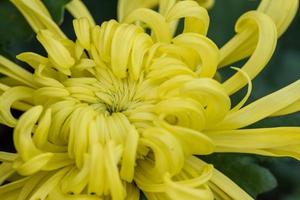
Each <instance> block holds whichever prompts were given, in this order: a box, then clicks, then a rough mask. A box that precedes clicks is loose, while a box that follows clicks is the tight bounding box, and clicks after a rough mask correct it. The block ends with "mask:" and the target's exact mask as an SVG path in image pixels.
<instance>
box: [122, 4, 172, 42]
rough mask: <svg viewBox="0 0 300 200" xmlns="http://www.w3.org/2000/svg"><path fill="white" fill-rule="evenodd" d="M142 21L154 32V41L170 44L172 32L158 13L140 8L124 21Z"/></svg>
mask: <svg viewBox="0 0 300 200" xmlns="http://www.w3.org/2000/svg"><path fill="white" fill-rule="evenodd" d="M136 21H141V22H143V23H145V24H146V25H147V26H149V28H150V29H151V31H152V32H153V36H154V38H153V39H154V41H158V42H166V43H169V42H170V40H171V30H170V28H169V25H168V23H167V22H166V20H165V18H164V17H163V16H162V15H160V14H158V13H157V12H155V11H153V10H150V9H146V8H139V9H136V10H134V11H133V12H131V13H130V14H129V15H128V16H127V17H126V18H125V20H124V22H126V23H133V22H136Z"/></svg>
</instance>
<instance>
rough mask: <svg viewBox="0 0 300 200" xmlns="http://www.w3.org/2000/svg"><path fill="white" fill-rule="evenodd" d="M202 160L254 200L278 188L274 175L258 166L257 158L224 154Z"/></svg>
mask: <svg viewBox="0 0 300 200" xmlns="http://www.w3.org/2000/svg"><path fill="white" fill-rule="evenodd" d="M201 158H202V159H203V160H205V161H206V162H208V163H211V164H213V165H214V166H215V168H216V169H218V170H220V171H221V172H222V173H224V174H225V175H226V176H228V177H229V178H230V179H231V180H233V181H234V182H235V183H236V184H238V185H239V186H240V187H241V188H243V189H244V190H245V191H246V192H247V193H248V194H250V195H251V196H252V197H254V198H256V197H257V195H259V194H261V193H264V192H267V191H270V190H272V189H273V188H275V187H276V186H277V181H276V179H275V177H274V176H273V174H272V173H271V172H270V171H269V170H268V169H267V168H264V167H262V166H260V165H258V160H257V159H256V158H255V157H250V156H246V155H240V154H225V153H222V154H213V155H210V156H206V157H204V158H203V157H201Z"/></svg>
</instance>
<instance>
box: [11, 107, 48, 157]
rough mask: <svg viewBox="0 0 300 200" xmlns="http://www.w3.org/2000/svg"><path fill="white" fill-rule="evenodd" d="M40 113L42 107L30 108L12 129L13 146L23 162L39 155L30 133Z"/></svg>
mask: <svg viewBox="0 0 300 200" xmlns="http://www.w3.org/2000/svg"><path fill="white" fill-rule="evenodd" d="M42 111H43V107H42V106H35V107H33V108H31V109H30V110H28V111H27V112H26V113H25V114H23V115H22V116H21V118H20V119H19V121H18V123H17V125H16V127H15V129H14V145H15V147H16V150H17V152H18V153H19V155H20V157H21V158H22V159H23V160H25V161H26V160H29V159H30V158H32V157H34V156H36V155H38V154H40V153H41V151H40V150H39V149H38V148H37V147H36V146H35V144H34V142H33V139H32V137H31V133H32V131H33V127H34V125H35V123H36V122H37V121H38V119H39V117H40V114H41V113H42Z"/></svg>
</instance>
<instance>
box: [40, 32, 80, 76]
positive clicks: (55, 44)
mask: <svg viewBox="0 0 300 200" xmlns="http://www.w3.org/2000/svg"><path fill="white" fill-rule="evenodd" d="M37 39H38V40H39V42H40V43H41V44H42V45H43V46H44V48H45V50H46V51H47V53H48V56H49V58H50V59H52V60H53V62H54V64H55V68H56V69H58V70H59V71H61V72H62V73H64V74H67V75H69V74H70V70H69V69H70V68H71V67H72V66H73V65H74V63H75V60H74V58H73V57H72V55H71V54H70V52H69V50H68V49H67V48H66V47H65V46H64V45H63V44H62V43H61V42H60V41H59V40H58V39H56V38H55V36H54V35H53V34H52V33H51V32H49V31H47V30H42V31H40V32H39V33H38V35H37Z"/></svg>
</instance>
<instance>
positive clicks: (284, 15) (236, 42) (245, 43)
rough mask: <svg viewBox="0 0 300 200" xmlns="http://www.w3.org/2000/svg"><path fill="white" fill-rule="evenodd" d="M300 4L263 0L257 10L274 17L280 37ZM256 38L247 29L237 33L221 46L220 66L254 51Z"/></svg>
mask: <svg viewBox="0 0 300 200" xmlns="http://www.w3.org/2000/svg"><path fill="white" fill-rule="evenodd" d="M298 4H299V0H289V1H286V0H276V1H272V0H262V1H261V3H260V5H259V7H258V9H257V10H258V11H259V12H262V13H265V14H267V15H268V16H270V17H271V18H272V20H273V21H274V23H275V25H276V28H277V32H278V37H280V36H281V35H282V34H283V33H284V31H285V30H286V29H287V27H288V26H289V25H290V23H291V22H292V20H293V18H294V17H295V15H296V13H297V10H298ZM256 40H257V39H256V37H255V35H254V34H253V33H251V34H246V30H245V31H244V32H241V33H238V34H237V35H235V36H234V37H233V38H232V39H231V40H230V41H229V42H228V43H226V44H225V45H224V46H223V47H222V48H221V62H220V67H223V66H226V65H229V64H231V63H234V62H236V61H238V60H241V59H243V58H246V57H248V56H250V55H251V54H252V52H253V51H254V48H255V43H256ZM231 47H234V48H231Z"/></svg>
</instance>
